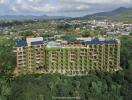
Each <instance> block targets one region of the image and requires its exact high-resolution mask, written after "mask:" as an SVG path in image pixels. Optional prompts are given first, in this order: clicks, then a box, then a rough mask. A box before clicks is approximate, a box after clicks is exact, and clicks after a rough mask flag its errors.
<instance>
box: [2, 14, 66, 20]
mask: <svg viewBox="0 0 132 100" xmlns="http://www.w3.org/2000/svg"><path fill="white" fill-rule="evenodd" d="M63 18H68V17H64V16H47V15H42V16H34V15H3V16H0V20H17V21H24V20H50V19H63Z"/></svg>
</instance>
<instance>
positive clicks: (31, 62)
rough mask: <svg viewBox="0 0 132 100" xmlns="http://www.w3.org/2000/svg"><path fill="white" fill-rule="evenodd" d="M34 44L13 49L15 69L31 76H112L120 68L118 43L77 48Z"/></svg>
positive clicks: (101, 42)
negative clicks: (96, 73) (45, 74)
mask: <svg viewBox="0 0 132 100" xmlns="http://www.w3.org/2000/svg"><path fill="white" fill-rule="evenodd" d="M29 40H30V39H29ZM29 40H27V41H29ZM34 40H35V41H30V42H29V43H28V42H27V44H26V46H24V47H19V48H17V63H18V64H17V65H18V68H23V67H24V66H25V67H27V68H28V69H29V70H31V71H32V72H35V73H51V74H53V73H59V74H65V75H86V74H89V73H91V72H94V71H108V72H112V71H117V70H119V68H120V42H119V40H97V39H91V40H87V41H83V42H80V43H77V44H76V43H72V44H70V43H69V44H67V43H58V42H49V43H47V44H45V43H43V40H42V39H40V38H39V39H38V40H39V41H38V40H37V39H34ZM40 40H41V42H40ZM29 44H30V45H29Z"/></svg>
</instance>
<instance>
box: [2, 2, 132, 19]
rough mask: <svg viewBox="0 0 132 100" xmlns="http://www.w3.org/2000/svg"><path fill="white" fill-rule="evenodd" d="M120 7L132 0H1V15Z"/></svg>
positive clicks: (86, 11)
mask: <svg viewBox="0 0 132 100" xmlns="http://www.w3.org/2000/svg"><path fill="white" fill-rule="evenodd" d="M118 7H132V0H0V15H12V14H13V15H14V14H15V15H44V14H46V15H51V16H72V17H75V16H84V15H86V14H92V13H95V12H101V11H109V10H113V9H115V8H118Z"/></svg>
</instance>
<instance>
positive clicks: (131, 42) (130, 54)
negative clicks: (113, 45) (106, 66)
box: [121, 36, 132, 69]
mask: <svg viewBox="0 0 132 100" xmlns="http://www.w3.org/2000/svg"><path fill="white" fill-rule="evenodd" d="M121 66H122V67H123V68H125V69H132V37H131V36H123V37H121Z"/></svg>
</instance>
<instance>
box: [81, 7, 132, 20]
mask: <svg viewBox="0 0 132 100" xmlns="http://www.w3.org/2000/svg"><path fill="white" fill-rule="evenodd" d="M83 18H84V19H113V20H131V21H132V8H125V7H120V8H118V9H115V10H113V11H109V12H100V13H95V14H92V15H86V16H84V17H83Z"/></svg>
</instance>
